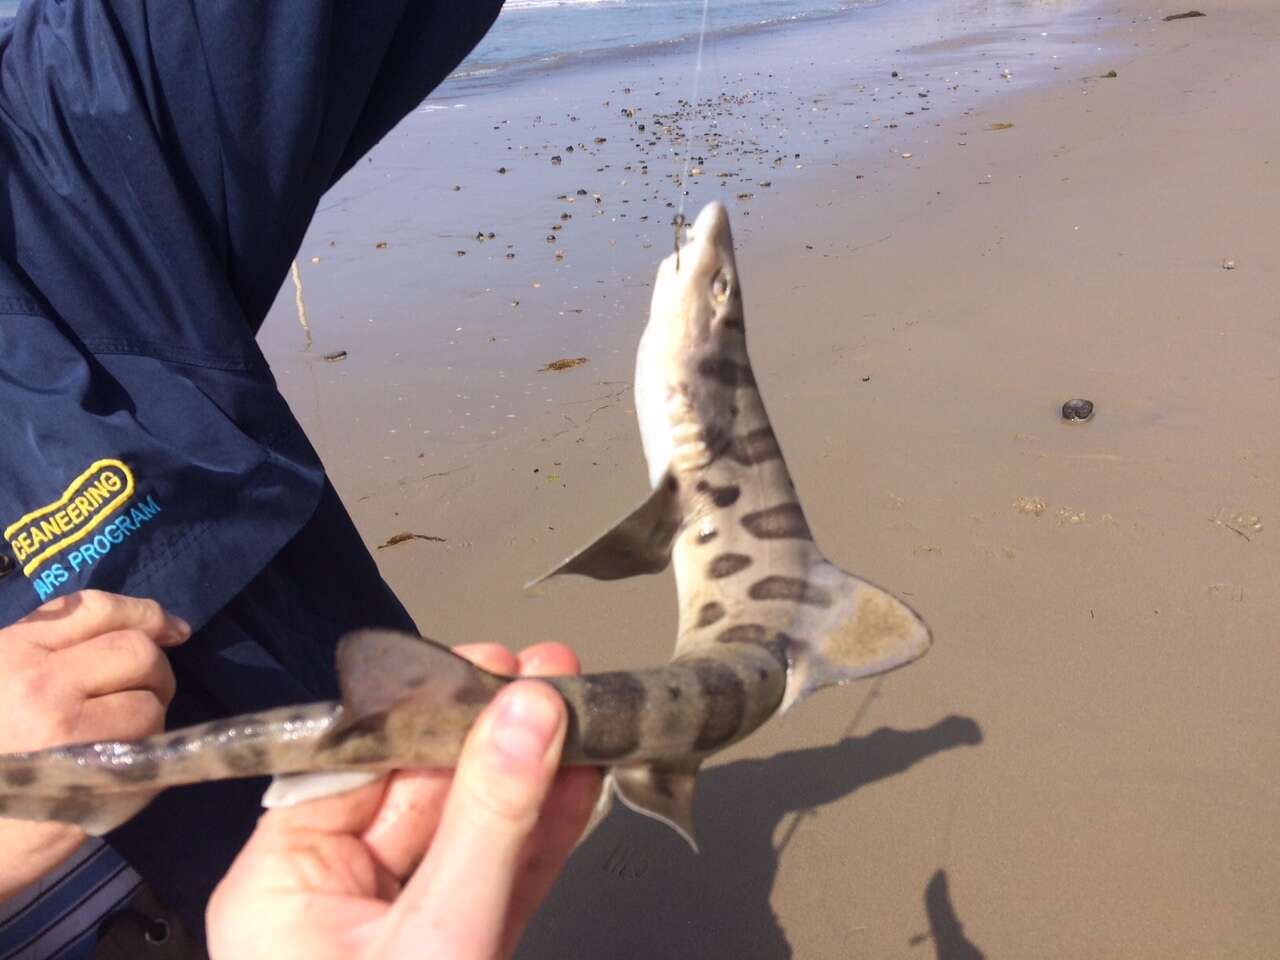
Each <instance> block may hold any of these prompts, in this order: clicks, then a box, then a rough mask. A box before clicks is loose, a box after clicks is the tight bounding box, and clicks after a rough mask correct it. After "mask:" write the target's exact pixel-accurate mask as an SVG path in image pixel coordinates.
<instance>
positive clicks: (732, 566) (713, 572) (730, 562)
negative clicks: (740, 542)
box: [707, 553, 752, 580]
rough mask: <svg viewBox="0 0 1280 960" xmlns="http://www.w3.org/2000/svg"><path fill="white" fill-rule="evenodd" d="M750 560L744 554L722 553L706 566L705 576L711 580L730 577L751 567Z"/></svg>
mask: <svg viewBox="0 0 1280 960" xmlns="http://www.w3.org/2000/svg"><path fill="white" fill-rule="evenodd" d="M751 563H752V561H751V558H750V557H748V556H747V555H746V554H745V553H722V554H720V556H718V557H716V558H715V559H714V560H712V561H711V563H709V564H708V565H707V576H709V577H710V578H711V579H712V580H720V579H723V578H724V577H731V576H733V575H734V574H735V573H737V572H738V571H739V570H745V569H747V567H749V566H751Z"/></svg>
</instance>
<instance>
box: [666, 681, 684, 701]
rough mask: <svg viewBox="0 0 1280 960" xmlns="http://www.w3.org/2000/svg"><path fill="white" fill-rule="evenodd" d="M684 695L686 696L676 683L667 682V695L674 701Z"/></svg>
mask: <svg viewBox="0 0 1280 960" xmlns="http://www.w3.org/2000/svg"><path fill="white" fill-rule="evenodd" d="M682 696H684V694H683V692H682V691H681V689H680V688H679V687H678V686H676V685H675V684H674V683H669V684H667V697H668V699H670V700H671V702H672V703H674V702H675V701H677V700H679V699H680V698H681V697H682Z"/></svg>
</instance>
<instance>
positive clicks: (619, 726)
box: [569, 671, 646, 760]
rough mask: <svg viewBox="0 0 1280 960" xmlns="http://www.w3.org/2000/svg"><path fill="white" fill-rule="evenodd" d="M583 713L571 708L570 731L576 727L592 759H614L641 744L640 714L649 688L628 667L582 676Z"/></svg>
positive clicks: (586, 754)
mask: <svg viewBox="0 0 1280 960" xmlns="http://www.w3.org/2000/svg"><path fill="white" fill-rule="evenodd" d="M582 684H583V703H582V711H581V713H580V714H577V715H575V711H574V710H573V709H572V708H571V709H570V711H569V718H570V723H569V728H570V729H569V734H570V736H572V735H573V733H574V732H575V730H574V728H575V727H576V728H577V731H576V732H577V734H578V736H579V738H580V743H581V744H582V755H583V756H584V757H585V758H586V759H588V760H614V759H616V758H618V757H622V756H625V755H626V754H628V753H631V752H632V751H634V750H635V749H636V747H638V746H639V745H640V714H641V712H642V711H643V709H644V703H645V699H646V692H645V688H644V684H642V683H641V682H640V681H639V680H638V679H637V678H636V677H635V675H634V674H631V673H628V672H626V671H615V672H612V673H597V674H589V675H587V676H585V677H583V678H582Z"/></svg>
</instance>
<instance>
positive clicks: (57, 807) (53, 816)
mask: <svg viewBox="0 0 1280 960" xmlns="http://www.w3.org/2000/svg"><path fill="white" fill-rule="evenodd" d="M92 812H93V791H92V790H90V789H89V788H88V787H71V788H70V789H69V790H68V791H67V792H66V793H65V794H63V795H62V796H61V797H59V798H58V801H57V802H56V803H54V804H53V805H52V806H50V807H49V819H50V820H60V821H62V822H63V823H81V822H83V821H84V820H86V819H88V817H89V814H90V813H92Z"/></svg>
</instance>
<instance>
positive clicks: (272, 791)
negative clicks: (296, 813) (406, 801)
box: [262, 770, 382, 809]
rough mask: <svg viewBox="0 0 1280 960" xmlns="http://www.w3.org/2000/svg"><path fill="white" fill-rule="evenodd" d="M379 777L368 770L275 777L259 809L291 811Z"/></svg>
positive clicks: (288, 774) (327, 771)
mask: <svg viewBox="0 0 1280 960" xmlns="http://www.w3.org/2000/svg"><path fill="white" fill-rule="evenodd" d="M380 776H382V774H380V773H373V772H370V771H368V770H326V771H324V772H322V773H278V774H276V775H275V776H274V777H272V778H271V786H269V787H267V792H266V793H264V794H263V795H262V805H263V806H264V807H267V808H268V809H270V808H272V807H292V806H293V805H294V804H296V803H303V802H305V801H307V800H314V799H316V798H317V797H330V796H333V795H334V794H336V793H346V792H347V791H348V790H355V789H356V788H357V787H363V786H364V785H365V784H366V783H372V782H373V781H374V780H377V779H378V777H380Z"/></svg>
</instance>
